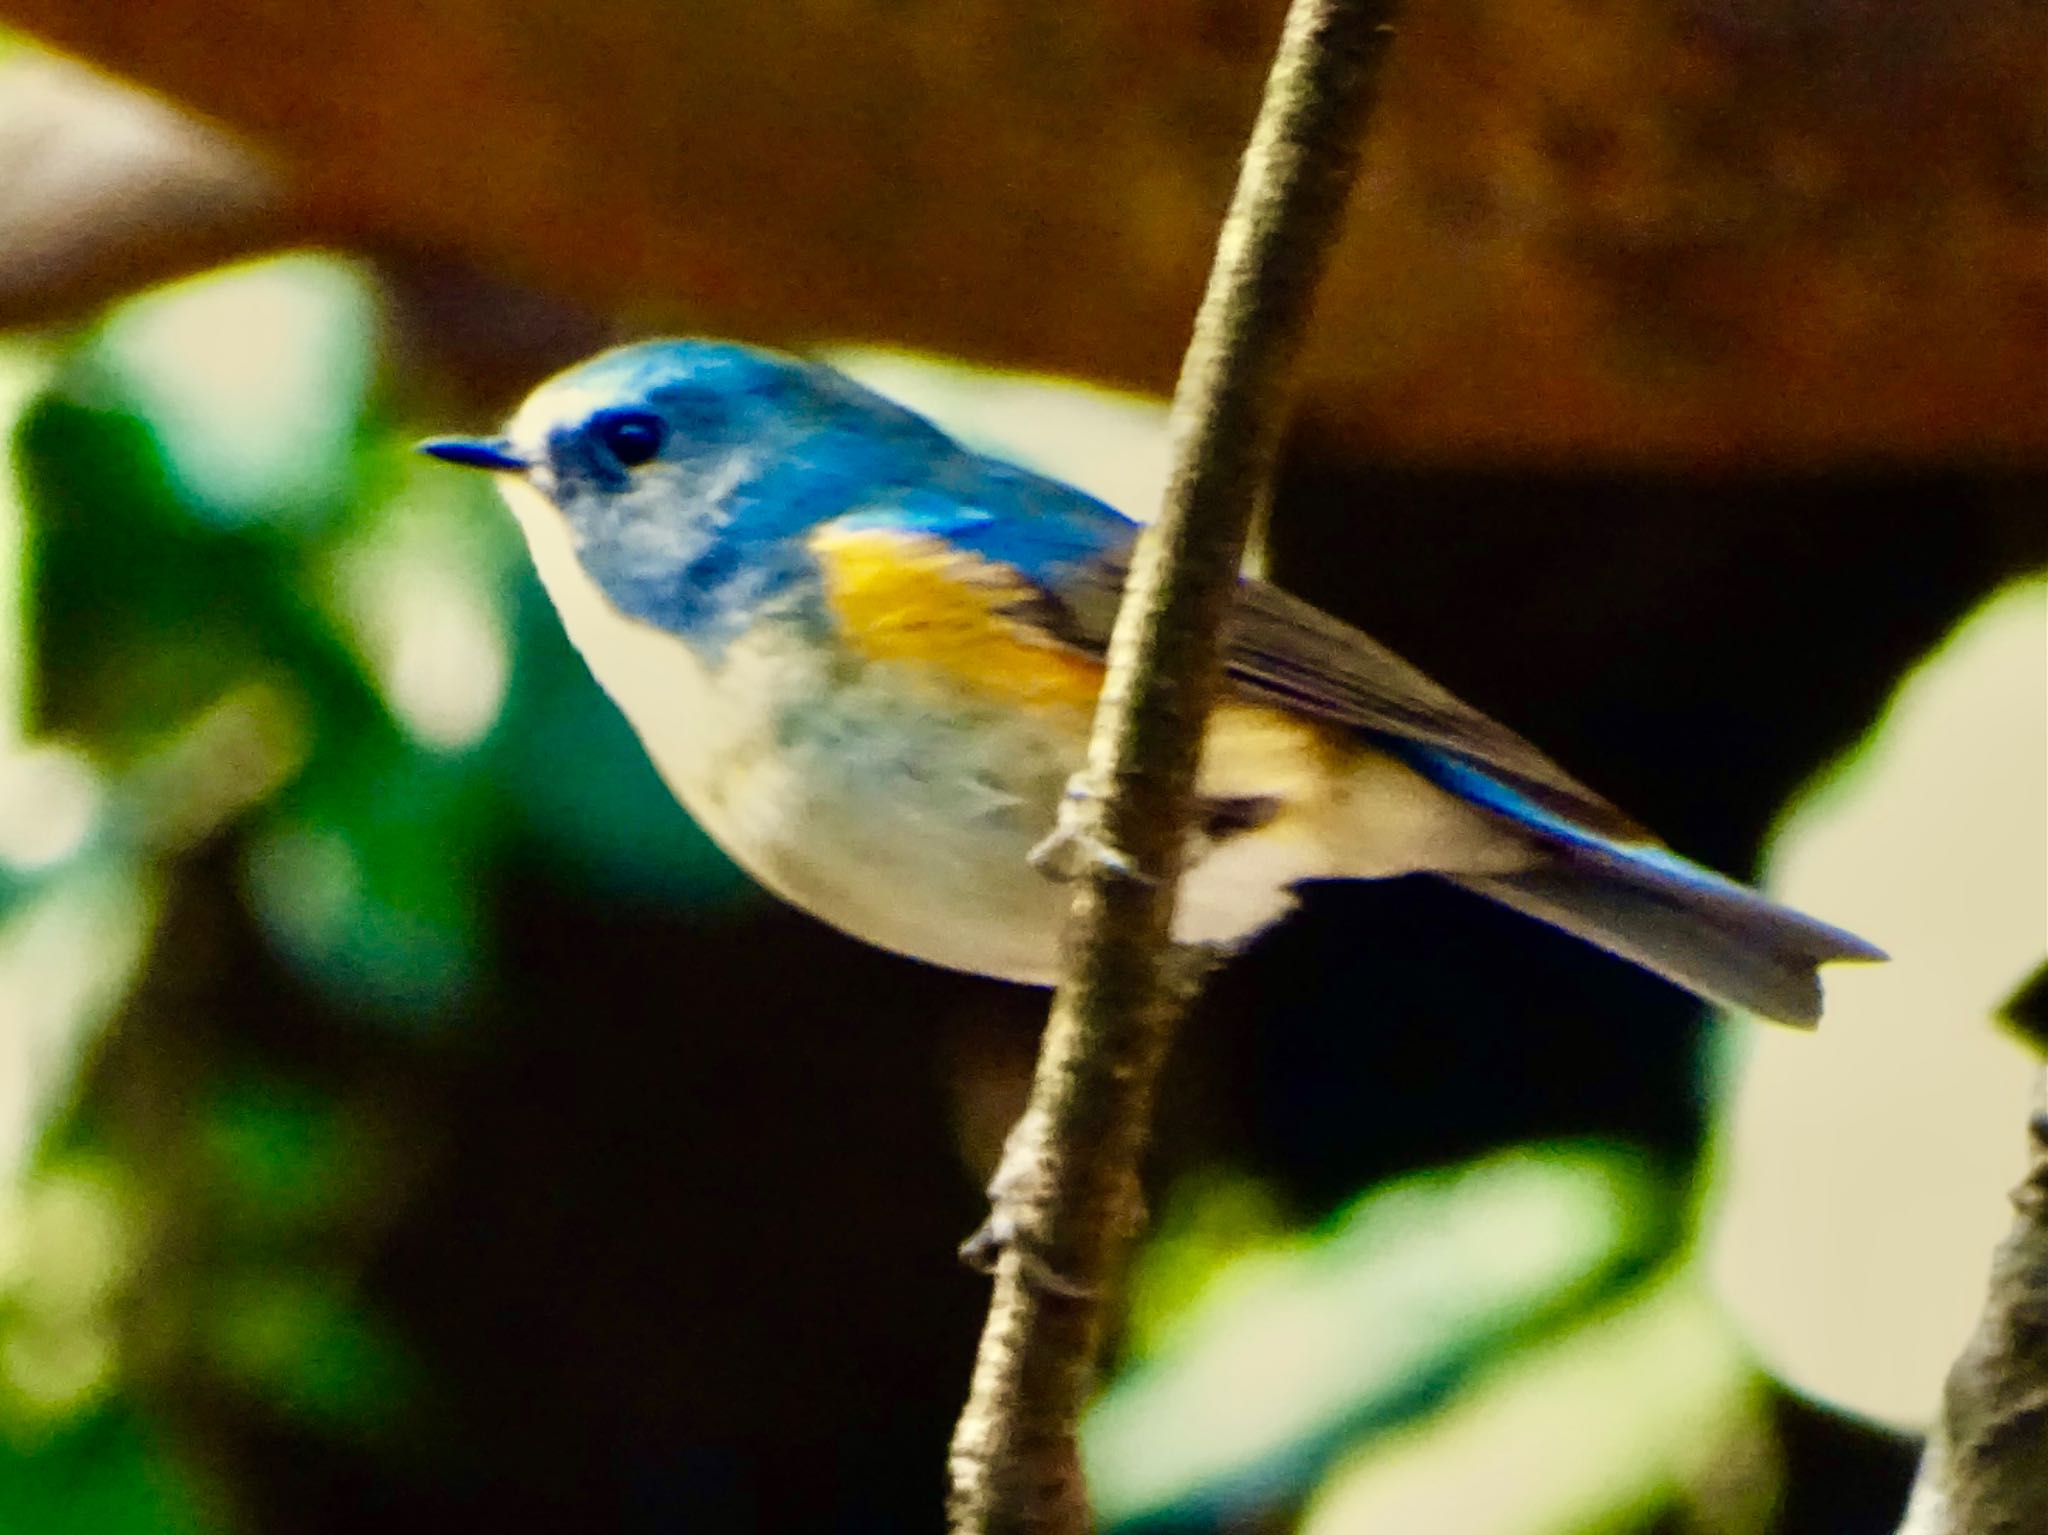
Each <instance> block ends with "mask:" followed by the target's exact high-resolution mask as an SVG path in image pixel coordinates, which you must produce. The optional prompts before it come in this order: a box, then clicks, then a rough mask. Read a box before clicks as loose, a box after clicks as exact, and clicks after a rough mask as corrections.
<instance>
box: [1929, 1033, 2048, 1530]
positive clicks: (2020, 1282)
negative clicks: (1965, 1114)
mask: <svg viewBox="0 0 2048 1535" xmlns="http://www.w3.org/2000/svg"><path fill="white" fill-rule="evenodd" d="M2028 1129H2029V1138H2028V1140H2029V1146H2030V1149H2031V1162H2030V1165H2029V1167H2028V1169H2027V1176H2026V1179H2025V1180H2024V1181H2023V1182H2022V1183H2021V1184H2020V1186H2019V1187H2018V1188H2016V1189H2014V1190H2013V1195H2012V1203H2013V1210H2014V1213H2015V1219H2014V1221H2013V1227H2012V1230H2011V1231H2009V1232H2008V1233H2006V1237H2005V1240H2004V1241H2003V1242H2001V1243H2000V1244H1999V1247H1998V1253H1997V1256H1996V1257H1995V1258H1993V1260H1992V1264H1991V1293H1990V1295H1989V1296H1988V1297H1987V1299H1986V1300H1985V1303H1984V1314H1983V1315H1982V1316H1981V1317H1979V1318H1978V1320H1977V1330H1976V1332H1975V1333H1973V1334H1972V1335H1971V1337H1970V1341H1969V1342H1968V1343H1966V1344H1965V1345H1964V1346H1963V1351H1962V1353H1961V1355H1959V1356H1958V1357H1957V1359H1956V1362H1955V1364H1954V1366H1953V1367H1951V1369H1950V1370H1949V1376H1948V1385H1947V1387H1946V1389H1945V1390H1944V1391H1943V1392H1942V1403H1941V1414H1940V1417H1939V1418H1938V1419H1937V1420H1936V1422H1935V1425H1934V1431H1933V1432H1932V1433H1931V1434H1929V1435H1928V1439H1927V1449H1926V1450H1925V1452H1924V1453H1923V1454H1922V1456H1921V1460H1920V1474H1919V1476H1918V1477H1916V1478H1915V1479H1914V1483H1913V1495H1912V1498H1911V1500H1910V1501H1909V1502H1908V1503H1907V1505H1906V1515H1905V1522H1904V1523H1903V1524H1901V1525H1900V1526H1899V1535H2023V1532H2028V1531H2034V1530H2048V1072H2044V1073H2043V1076H2042V1078H2041V1081H2040V1083H2039V1085H2038V1086H2037V1088H2036V1097H2035V1106H2034V1115H2033V1119H2032V1121H2031V1123H2030V1125H2029V1127H2028Z"/></svg>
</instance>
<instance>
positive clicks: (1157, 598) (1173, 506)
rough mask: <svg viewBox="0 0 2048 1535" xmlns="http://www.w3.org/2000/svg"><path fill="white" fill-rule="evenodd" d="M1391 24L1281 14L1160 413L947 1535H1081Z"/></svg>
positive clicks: (1073, 837) (1068, 817)
mask: <svg viewBox="0 0 2048 1535" xmlns="http://www.w3.org/2000/svg"><path fill="white" fill-rule="evenodd" d="M1391 10H1392V0H1295V3H1294V4H1293V5H1292V7H1291V9H1290V10H1289V12H1288V17H1287V25H1286V29H1285V31H1284V33H1283V35H1282V39H1281V43H1280V50H1279V54H1278V57H1277V58H1276V59H1275V61H1274V65H1273V71H1272V74H1271V76H1270V78H1269V79H1268V81H1267V84H1266V94H1265V99H1264V102H1263V104H1262V106H1261V108H1260V112H1259V119H1258V123H1257V125H1256V127H1255V128H1254V130H1253V133H1252V139H1251V143H1250V145H1249V147H1248V148H1247V150H1246V153H1245V160H1244V165H1243V168H1242V170H1241V172H1240V175H1239V180H1238V185H1237V191H1236V194H1235V196H1234V197H1233V199H1232V203H1231V208H1230V213H1229V216H1228V218H1227V219H1226V221H1225V224H1224V228H1223V234H1222V238H1221V240H1220V242H1219V244H1218V247H1217V252H1216V261H1215V265H1214V268H1213V269H1212V271H1211V273H1210V278H1209V286H1208V290H1207V292H1206V293H1205V295H1204V296H1203V300H1202V305H1201V310H1200V313H1199V314H1198V315H1197V317H1196V321H1195V330H1194V337H1193V340H1192V342H1191V344H1190V346H1189V348H1188V353H1187V357H1186V360H1185V361H1184V363H1183V364H1182V369H1181V377H1180V383H1179V387H1178V388H1177V390H1176V391H1175V395H1174V403H1173V413H1172V417H1171V422H1170V431H1171V436H1172V442H1173V461H1174V470H1173V474H1172V477H1171V479H1170V481H1169V484H1168V488H1167V493H1166V499H1165V504H1164V506H1163V508H1162V511H1161V514H1160V517H1159V520H1158V522H1157V524H1156V525H1155V527H1154V528H1153V529H1152V530H1151V531H1150V532H1148V533H1147V534H1146V535H1145V536H1144V537H1143V538H1142V539H1141V540H1140V542H1139V547H1138V550H1137V555H1136V559H1135V561H1134V563H1133V567H1132V570H1131V575H1130V580H1129V584H1128V586H1127V588H1126V590H1125V593H1124V600H1123V606H1122V608H1121V609H1120V611H1119V612H1118V615H1117V622H1116V628H1115V632H1114V633H1113V635H1112V637H1111V641H1110V647H1109V670H1108V676H1107V679H1106V680H1105V683H1104V686H1103V692H1102V700H1101V704H1100V707H1099V708H1098V710H1097V713H1096V718H1095V729H1094V734H1093V737H1092V739H1091V740H1090V743H1089V751H1088V766H1087V768H1086V770H1085V771H1084V772H1083V773H1082V774H1081V776H1080V777H1079V778H1078V779H1077V780H1076V784H1075V787H1074V789H1073V790H1072V791H1070V794H1069V797H1068V802H1067V804H1066V806H1065V807H1064V809H1063V812H1062V815H1061V826H1060V829H1059V831H1058V832H1057V833H1056V834H1055V838H1054V842H1055V844H1056V846H1055V847H1054V849H1053V856H1054V857H1055V859H1056V860H1059V859H1061V858H1063V859H1064V861H1065V862H1066V863H1067V865H1068V867H1069V868H1070V870H1071V872H1073V873H1074V875H1075V876H1076V877H1077V879H1078V881H1079V884H1078V888H1077V891H1076V894H1075V898H1074V906H1073V913H1072V916H1071V917H1070V919H1069V925H1068V935H1069V951H1068V961H1067V970H1066V976H1065V978H1064V980H1063V981H1062V983H1061V985H1060V988H1059V991H1058V993H1057V995H1056V996H1055V997H1054V999H1053V1006H1052V1015H1051V1018H1050V1020H1049V1022H1048V1024H1047V1026H1046V1034H1045V1041H1044V1045H1043V1048H1042V1051H1041V1053H1040V1056H1039V1060H1038V1069H1037V1072H1036V1075H1035V1077H1034V1079H1033V1083H1032V1090H1031V1100H1030V1104H1029V1107H1028V1108H1027V1109H1026V1111H1025V1113H1024V1116H1023V1118H1022V1119H1021V1120H1020V1121H1019V1122H1018V1124H1017V1126H1016V1128H1015V1129H1014V1130H1013V1131H1012V1132H1011V1134H1010V1139H1009V1143H1008V1145H1007V1146H1006V1148H1005V1150H1004V1154H1003V1162H1002V1166H1001V1168H1000V1169H999V1170H998V1172H997V1175H996V1180H995V1182H994V1184H993V1185H992V1186H991V1188H990V1195H991V1198H992V1200H993V1202H994V1208H993V1212H992V1214H991V1217H990V1222H989V1225H988V1226H987V1227H986V1228H984V1232H983V1234H982V1236H981V1237H980V1238H978V1239H977V1243H975V1244H970V1246H978V1247H979V1249H980V1250H982V1251H985V1252H988V1253H992V1254H994V1272H995V1286H994V1295H993V1297H992V1299H991V1302H990V1308H989V1318H988V1323H987V1327H986V1329H985V1331H984V1332H983V1334H982V1339H981V1347H980V1350H979V1352H978V1354H977V1356H976V1360H975V1369H974V1379H973V1384H972V1387H971V1391H970V1395H969V1400H968V1403H967V1407H966V1410H965V1412H964V1413H963V1414H962V1416H961V1419H960V1426H959V1429H958V1432H957V1433H956V1435H955V1437H954V1441H953V1450H952V1459H951V1470H952V1482H953V1497H952V1504H951V1514H952V1520H953V1528H954V1530H955V1531H956V1532H959V1535H1027V1532H1028V1535H1073V1532H1078V1531H1084V1530H1086V1529H1088V1528H1089V1519H1088V1511H1087V1498H1086V1490H1085V1488H1084V1486H1083V1484H1082V1479H1081V1471H1080V1458H1079V1449H1078V1438H1077V1425H1078V1422H1079V1418H1080V1413H1081V1409H1082V1407H1083V1405H1084V1403H1085V1401H1086V1399H1087V1396H1088V1394H1089V1392H1090V1390H1091V1389H1092V1387H1093V1384H1094V1380H1095V1371H1096V1363H1097V1356H1098V1354H1099V1352H1100V1349H1101V1345H1102V1339H1103V1334H1104V1329H1105V1319H1106V1317H1107V1315H1108V1305H1109V1299H1110V1295H1111V1292H1112V1290H1113V1288H1114V1286H1115V1285H1116V1283H1117V1281H1118V1279H1119V1278H1120V1276H1121V1272H1122V1268H1123V1263H1124V1260H1125V1257H1126V1255H1127V1252H1128V1249H1129V1245H1130V1241H1131V1238H1132V1236H1133V1235H1134V1234H1135V1230H1136V1227H1137V1224H1138V1208H1139V1205H1138V1193H1137V1187H1138V1183H1137V1168H1138V1160H1139V1157H1140V1155H1141V1154H1142V1152H1143V1150H1144V1146H1145V1143H1146V1140H1147V1137H1148V1135H1149V1127H1150V1122H1151V1112H1152V1098H1153V1091H1154V1085H1155V1082H1156V1080H1157V1077H1158V1074H1159V1070H1160V1067H1161V1065H1162V1063H1163V1061H1164V1059H1165V1055H1166V1050H1167V1046H1168V1044H1169V1042H1170V1040H1171V1037H1172V1033H1173V1029H1174V1026H1175V1024H1176V1022H1177V1021H1178V1019H1179V1017H1180V1016H1181V1014H1182V1013H1183V1012H1184V1011H1185V1009H1186V1006H1187V1004H1188V1002H1189V1001H1190V1000H1192V997H1193V995H1194V992H1195V990H1196V989H1197V986H1198V984H1199V979H1200V975H1201V972H1202V970H1203V969H1204V968H1205V966H1204V962H1203V960H1202V958H1201V956H1199V955H1196V954H1193V953H1191V952H1189V951H1185V950H1178V949H1176V948H1174V946H1173V945H1172V944H1171V942H1170V937H1169V935H1170V933H1171V931H1172V924H1173V905H1174V886H1175V881H1176V879H1177V877H1178V874H1179V866H1180V862H1181V850H1182V846H1183V842H1184V839H1185V828H1186V826H1187V825H1188V821H1189V812H1190V809H1191V803H1192V800H1193V796H1194V787H1195V774H1196V767H1197V760H1198V756H1199V752H1200V741H1201V733H1202V727H1203V722H1204V721H1205V719H1206V718H1207V714H1208V709H1209V703H1210V700H1211V698H1212V697H1213V695H1214V693H1215V691H1216V686H1217V677H1218V669H1219V665H1220V651H1221V639H1220V632H1221V629H1222V621H1223V617H1224V615H1225V613H1226V611H1227V607H1228V603H1229V601H1230V595H1231V590H1232V587H1233V584H1234V583H1235V581H1236V579H1237V572H1238V565H1239V561H1240V559H1241V558H1242V556H1243V553H1244V547H1245V539H1246V530H1247V528H1248V526H1249V525H1250V522H1251V519H1252V515H1253V511H1254V508H1255V507H1256V506H1257V505H1258V504H1259V502H1260V500H1261V499H1262V497H1263V496H1264V494H1265V492H1266V488H1267V486H1268V484H1269V483H1270V480H1271V477H1272V471H1273V465H1274V461H1275V459H1276V457H1277V455H1278V449H1279V441H1280V432H1281V427H1282V424H1283V422H1284V419H1285V412H1286V403H1287V394H1288V388H1287V386H1288V383H1289V380H1290V378H1291V375H1292V372H1293V368H1294V363H1295V359H1296V356H1297V354H1298V353H1299V351H1300V349H1301V342H1302V337H1303V334H1304V332H1305V329H1306V325H1307V320H1308V315H1309V310H1310V305H1311V301H1312V298H1313V295H1314V292H1315V288H1316V284H1317V282H1318V280H1319V279H1320V278H1321V275H1322V272H1323V268H1324V266H1325V264H1326V262H1327V260H1328V254H1329V250H1330V247H1331V244H1332V242H1333V240H1334V238H1335V235H1336V232H1337V228H1338V225H1339V223H1340V220H1341V216H1342V211H1343V205H1344V200H1345V196H1346V194H1347V192H1348V190H1349V188H1350V185H1351V181H1352V179H1353V176H1354V173H1355V171H1356V169H1357V163H1358V157H1359V150H1360V139H1361V137H1362V134H1363V130H1364V125H1365V121H1366V117H1367V114H1368V111H1369V109H1370V106H1371V103H1372V99H1373V94H1374V85H1375V83H1376V81H1377V79H1378V75H1379V68H1380V63H1381V60H1382V58H1383V57H1384V55H1385V52H1386V47H1387V43H1388V41H1389V37H1388V32H1387V28H1386V21H1387V19H1388V17H1389V15H1390V14H1391Z"/></svg>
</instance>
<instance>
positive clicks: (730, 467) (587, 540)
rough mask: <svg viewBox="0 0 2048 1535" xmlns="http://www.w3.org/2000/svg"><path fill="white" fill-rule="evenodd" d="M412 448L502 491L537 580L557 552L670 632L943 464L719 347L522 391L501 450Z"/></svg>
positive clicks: (595, 364) (838, 395) (860, 400)
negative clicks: (741, 581)
mask: <svg viewBox="0 0 2048 1535" xmlns="http://www.w3.org/2000/svg"><path fill="white" fill-rule="evenodd" d="M420 447H421V450H422V451H423V452H426V453H429V454H432V455H433V456H434V457H436V458H440V459H443V460H445V461H447V462H449V463H454V464H461V465H464V466H466V467H469V468H476V469H484V470H488V471H491V472H493V473H495V474H498V475H500V476H503V477H505V479H504V482H503V483H504V488H505V491H506V499H507V500H508V501H509V502H510V503H511V505H512V507H513V510H514V511H515V513H517V515H518V517H519V520H520V524H521V526H522V528H523V529H524V531H525V532H526V535H527V538H528V541H529V543H530V544H531V545H532V546H533V551H534V555H535V558H536V559H537V560H539V561H541V562H542V564H543V574H546V570H545V565H546V558H545V555H544V549H543V546H544V545H550V546H553V545H563V544H566V548H567V549H568V550H569V551H570V552H573V555H574V557H575V558H576V559H577V560H578V561H579V562H580V564H581V565H582V567H583V569H584V571H585V572H586V573H587V574H588V575H589V576H590V577H591V578H592V579H593V580H594V581H596V582H597V584H598V585H599V586H600V587H601V588H602V589H603V590H604V591H605V593H606V594H607V595H608V596H609V597H610V598H611V599H612V601H613V602H614V603H615V604H616V605H617V606H619V607H620V608H622V609H624V610H625V611H627V612H630V613H635V614H636V615H638V616H643V617H651V618H654V619H655V620H656V621H659V622H662V623H664V624H665V625H666V626H668V627H680V626H681V625H682V623H683V622H684V621H685V619H686V618H687V617H688V616H689V614H690V613H692V612H694V611H696V609H697V607H698V606H700V605H701V603H700V599H706V598H709V597H710V596H711V594H712V593H713V591H714V589H716V588H718V587H720V586H722V585H724V584H728V583H730V582H731V581H733V580H734V579H737V578H740V577H744V576H746V575H748V574H750V573H752V574H755V575H757V576H758V575H761V574H764V573H765V567H766V566H767V565H770V564H773V563H774V561H775V560H776V559H777V558H779V557H780V556H779V555H778V553H777V551H778V550H780V549H781V548H782V546H784V545H786V544H787V542H788V541H789V540H791V539H792V538H793V537H796V536H800V535H801V534H802V533H803V532H804V531H805V530H806V529H808V528H810V527H811V526H813V525H815V524H816V523H818V522H820V521H823V520H825V519H826V518H829V517H835V516H838V515H839V514H840V513H842V512H845V511H848V510H850V509H852V508H855V507H858V506H861V505H864V504H867V503H869V502H871V501H873V500H874V499H875V498H876V497H878V496H880V495H884V494H886V493H887V492H888V491H889V489H891V488H892V487H897V486H904V485H911V484H916V483H918V482H919V481H921V480H922V479H923V478H925V477H926V476H927V475H928V474H929V473H930V472H931V470H932V468H933V466H934V465H935V464H937V463H939V462H941V461H942V460H943V459H944V458H945V457H946V456H948V455H950V454H952V453H954V452H956V451H957V450H956V449H955V448H954V447H953V444H952V442H951V440H950V439H948V438H947V437H945V436H944V435H943V434H942V433H940V432H939V431H938V429H937V428H935V427H933V426H932V425H931V424H930V423H928V422H926V421H925V420H924V419H923V418H922V417H919V416H917V415H914V414H912V413H911V412H910V411H907V410H905V409H904V408H903V407H902V406H899V405H897V404H895V403H893V402H892V401H889V400H886V399H884V398H882V397H881V396H880V395H877V394H875V393H873V392H872V391H870V390H868V389H865V388H863V387H861V386H860V385H858V384H856V383H854V382H853V381H852V380H851V379H848V378H847V377H845V376H844V375H843V374H840V373H838V372H836V371H834V370H833V369H831V368H828V367H825V366H823V365H822V364H818V363H811V362H806V361H803V360H801V359H799V358H795V357H789V356H785V355H782V354H780V353H775V352H766V351H761V350H757V349H755V348H752V347H746V346H739V345H735V344H733V343H729V342H717V341H649V342H642V343H640V344H637V345H634V346H627V347H620V348H618V349H616V350H614V351H609V352H604V353H601V354H600V355H598V356H596V357H594V358H591V359H590V360H589V361H587V362H583V363H579V364H578V365H577V366H575V367H573V368H570V369H568V370H567V371H566V372H563V373H559V374H557V375H555V376H554V377H553V378H551V379H549V380H547V382H545V383H543V384H542V385H541V386H540V387H539V388H538V389H536V390H534V392H533V393H532V394H531V395H529V396H528V397H527V399H526V401H525V403H524V404H522V405H521V406H520V407H519V409H518V410H517V411H516V412H515V413H514V414H513V416H512V419H511V421H510V422H509V423H508V424H507V425H506V428H505V430H504V432H503V434H502V435H500V436H497V437H439V438H434V439H431V440H430V441H427V442H424V443H422V444H421V445H420Z"/></svg>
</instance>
